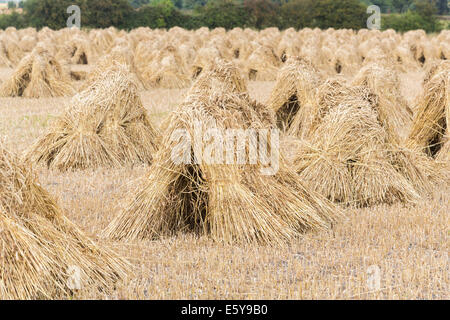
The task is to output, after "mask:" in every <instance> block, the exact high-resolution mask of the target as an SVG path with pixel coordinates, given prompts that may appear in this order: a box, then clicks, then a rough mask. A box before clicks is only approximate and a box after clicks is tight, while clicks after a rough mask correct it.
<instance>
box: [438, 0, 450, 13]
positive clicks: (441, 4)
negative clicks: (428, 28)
mask: <svg viewBox="0 0 450 320" xmlns="http://www.w3.org/2000/svg"><path fill="white" fill-rule="evenodd" d="M449 5H450V2H449V1H448V0H438V2H437V8H438V13H439V14H440V15H444V14H448V13H449V12H450V8H449Z"/></svg>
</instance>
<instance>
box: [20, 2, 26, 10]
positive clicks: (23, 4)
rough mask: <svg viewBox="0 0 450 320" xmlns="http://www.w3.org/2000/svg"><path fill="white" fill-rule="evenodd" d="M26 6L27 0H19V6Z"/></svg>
mask: <svg viewBox="0 0 450 320" xmlns="http://www.w3.org/2000/svg"><path fill="white" fill-rule="evenodd" d="M24 6H25V1H20V2H19V8H22V9H23V7H24Z"/></svg>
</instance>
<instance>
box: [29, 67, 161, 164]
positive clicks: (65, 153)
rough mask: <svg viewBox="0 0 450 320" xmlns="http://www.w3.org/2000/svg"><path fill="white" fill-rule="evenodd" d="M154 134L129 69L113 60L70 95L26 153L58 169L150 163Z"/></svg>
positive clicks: (155, 134) (153, 150)
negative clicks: (108, 65)
mask: <svg viewBox="0 0 450 320" xmlns="http://www.w3.org/2000/svg"><path fill="white" fill-rule="evenodd" d="M156 138H157V133H156V131H155V129H154V128H153V126H152V124H151V122H150V120H149V119H148V116H147V113H146V111H145V109H144V107H143V105H142V102H141V100H140V97H139V95H138V93H137V86H136V83H135V82H134V80H133V77H132V75H131V74H130V72H129V69H128V68H127V67H126V66H124V65H120V64H115V65H113V66H111V67H110V69H108V70H105V71H104V73H103V74H102V75H101V76H99V78H98V79H96V80H95V81H93V83H92V84H91V85H90V86H89V87H88V88H86V89H85V90H83V91H82V92H80V93H79V94H77V95H76V96H74V97H73V98H72V100H71V102H70V105H69V107H68V108H67V110H66V112H65V113H64V114H63V115H62V116H60V117H59V118H58V119H57V120H56V121H55V123H54V124H53V126H52V127H51V128H50V129H49V131H48V132H47V133H46V134H45V135H44V136H43V137H42V138H40V139H39V140H38V141H37V142H36V143H35V145H34V146H32V147H31V149H30V151H29V152H28V156H29V157H30V158H31V159H32V160H33V161H34V162H36V163H43V164H45V165H47V166H48V167H49V168H56V169H59V170H62V171H65V170H69V169H86V168H96V167H100V166H123V165H125V164H133V163H150V162H151V161H152V154H153V153H154V152H155V150H156V145H155V141H156Z"/></svg>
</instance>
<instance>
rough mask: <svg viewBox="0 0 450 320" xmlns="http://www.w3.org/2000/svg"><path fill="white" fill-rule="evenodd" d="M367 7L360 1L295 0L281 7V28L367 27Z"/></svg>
mask: <svg viewBox="0 0 450 320" xmlns="http://www.w3.org/2000/svg"><path fill="white" fill-rule="evenodd" d="M367 18H368V16H367V13H366V7H365V6H364V5H363V4H362V3H361V2H360V1H359V0H340V1H335V0H294V1H289V2H287V3H286V4H284V5H282V7H281V20H282V22H281V26H282V27H283V28H289V27H294V28H296V29H301V28H305V27H311V28H315V27H318V28H321V29H327V28H331V27H333V28H336V29H338V28H351V29H360V28H363V27H365V25H366V21H367Z"/></svg>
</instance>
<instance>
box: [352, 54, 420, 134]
mask: <svg viewBox="0 0 450 320" xmlns="http://www.w3.org/2000/svg"><path fill="white" fill-rule="evenodd" d="M352 85H353V86H366V87H368V88H369V89H370V90H371V92H373V93H375V94H376V95H377V96H378V104H377V107H378V110H377V111H378V115H379V116H380V121H382V122H383V126H384V127H385V128H386V129H387V130H388V134H389V135H390V139H391V140H393V139H397V137H401V138H405V137H406V135H407V132H406V130H405V128H408V127H409V125H410V123H411V121H412V116H413V111H412V110H411V108H410V107H409V106H408V104H407V102H406V100H405V99H404V98H403V97H402V95H401V92H400V80H399V77H398V74H397V72H396V71H395V70H394V69H390V68H389V67H387V66H382V65H381V64H378V63H371V64H368V65H366V66H365V67H363V68H362V69H361V70H360V71H359V73H358V74H357V75H356V76H355V78H354V79H353V82H352Z"/></svg>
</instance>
